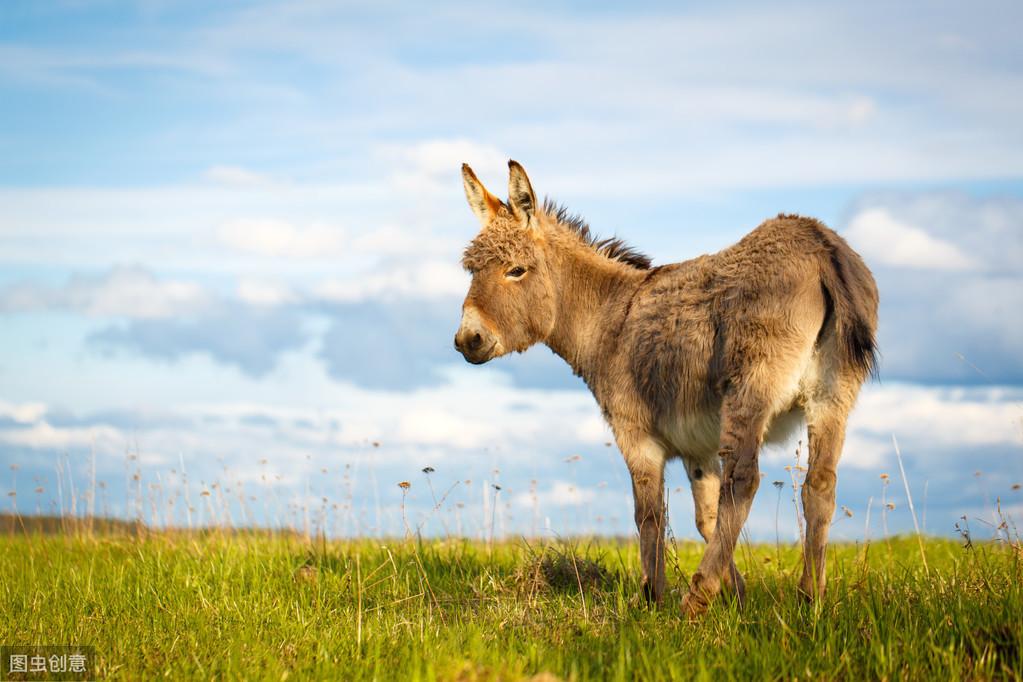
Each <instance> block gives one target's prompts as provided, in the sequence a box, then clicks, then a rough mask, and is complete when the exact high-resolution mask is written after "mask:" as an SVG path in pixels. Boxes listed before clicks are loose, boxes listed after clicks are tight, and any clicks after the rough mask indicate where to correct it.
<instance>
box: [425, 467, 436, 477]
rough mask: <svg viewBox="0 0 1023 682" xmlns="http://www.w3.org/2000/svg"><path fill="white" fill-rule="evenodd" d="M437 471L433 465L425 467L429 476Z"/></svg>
mask: <svg viewBox="0 0 1023 682" xmlns="http://www.w3.org/2000/svg"><path fill="white" fill-rule="evenodd" d="M434 471H435V469H434V468H433V467H423V473H424V474H426V475H427V476H429V475H430V474H432V473H433V472H434Z"/></svg>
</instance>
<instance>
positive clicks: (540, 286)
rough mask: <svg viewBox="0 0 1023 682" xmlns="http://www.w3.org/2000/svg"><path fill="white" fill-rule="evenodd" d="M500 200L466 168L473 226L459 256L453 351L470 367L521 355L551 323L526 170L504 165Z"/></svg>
mask: <svg viewBox="0 0 1023 682" xmlns="http://www.w3.org/2000/svg"><path fill="white" fill-rule="evenodd" d="M508 169H509V173H510V174H509V178H508V202H507V203H504V202H502V201H501V200H500V199H498V198H497V197H495V196H494V195H493V194H491V193H490V192H488V191H487V188H486V187H484V186H483V184H482V183H481V182H480V181H479V180H478V179H477V178H476V174H475V173H473V172H472V169H471V168H469V166H467V165H463V166H462V180H463V184H464V185H465V196H466V198H467V199H468V200H469V206H470V207H471V208H472V210H473V213H475V214H476V217H477V218H479V221H480V224H481V226H482V227H481V229H480V233H479V234H478V235H476V238H475V239H473V240H472V242H471V243H470V244H469V246H468V247H467V248H466V250H465V254H464V255H463V257H462V266H463V267H465V269H466V270H468V271H469V272H470V273H471V274H472V284H471V285H470V286H469V293H468V294H467V295H466V297H465V303H463V304H462V324H461V326H459V328H458V333H457V334H455V348H457V349H458V350H459V351H460V352H461V353H462V355H463V356H465V359H466V360H468V361H469V362H471V363H473V364H482V363H484V362H486V361H488V360H490V359H492V358H496V357H498V356H500V355H504V354H506V353H510V352H512V351H516V352H522V351H524V350H526V349H527V348H529V347H530V346H532V345H533V344H534V343H538V342H540V341H543V340H544V339H546V338H547V337H548V336H549V335H550V333H551V330H552V329H553V327H554V315H555V310H554V286H553V283H552V279H551V274H550V271H549V268H548V263H547V260H546V258H545V255H544V248H543V243H544V235H543V230H542V227H541V224H540V217H541V216H540V215H538V213H537V204H536V195H535V194H533V188H532V187H531V186H530V184H529V178H528V177H526V171H525V170H524V169H523V168H522V166H520V165H519V164H518V163H517V162H515V161H509V162H508Z"/></svg>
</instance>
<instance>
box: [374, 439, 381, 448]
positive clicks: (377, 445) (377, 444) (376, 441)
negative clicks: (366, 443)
mask: <svg viewBox="0 0 1023 682" xmlns="http://www.w3.org/2000/svg"><path fill="white" fill-rule="evenodd" d="M373 447H375V448H378V447H380V441H378V440H375V441H373Z"/></svg>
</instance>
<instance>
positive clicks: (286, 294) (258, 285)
mask: <svg viewBox="0 0 1023 682" xmlns="http://www.w3.org/2000/svg"><path fill="white" fill-rule="evenodd" d="M238 298H239V299H240V300H242V301H244V302H246V303H251V304H253V305H267V306H269V305H281V304H284V303H293V302H295V301H297V300H298V296H297V294H295V292H294V291H292V290H291V288H290V287H288V286H287V285H286V284H284V283H282V282H276V281H271V280H266V279H257V278H253V277H243V278H241V279H240V280H239V281H238Z"/></svg>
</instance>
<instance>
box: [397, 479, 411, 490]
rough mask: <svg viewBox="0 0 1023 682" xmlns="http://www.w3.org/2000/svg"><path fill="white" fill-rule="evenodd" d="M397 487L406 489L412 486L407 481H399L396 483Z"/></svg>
mask: <svg viewBox="0 0 1023 682" xmlns="http://www.w3.org/2000/svg"><path fill="white" fill-rule="evenodd" d="M398 487H399V488H401V489H402V490H408V489H409V488H411V487H412V484H411V483H409V482H408V481H402V482H401V483H399V484H398Z"/></svg>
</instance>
